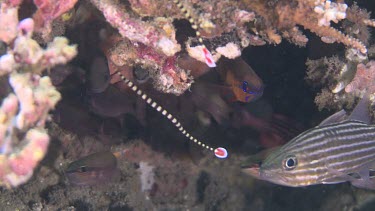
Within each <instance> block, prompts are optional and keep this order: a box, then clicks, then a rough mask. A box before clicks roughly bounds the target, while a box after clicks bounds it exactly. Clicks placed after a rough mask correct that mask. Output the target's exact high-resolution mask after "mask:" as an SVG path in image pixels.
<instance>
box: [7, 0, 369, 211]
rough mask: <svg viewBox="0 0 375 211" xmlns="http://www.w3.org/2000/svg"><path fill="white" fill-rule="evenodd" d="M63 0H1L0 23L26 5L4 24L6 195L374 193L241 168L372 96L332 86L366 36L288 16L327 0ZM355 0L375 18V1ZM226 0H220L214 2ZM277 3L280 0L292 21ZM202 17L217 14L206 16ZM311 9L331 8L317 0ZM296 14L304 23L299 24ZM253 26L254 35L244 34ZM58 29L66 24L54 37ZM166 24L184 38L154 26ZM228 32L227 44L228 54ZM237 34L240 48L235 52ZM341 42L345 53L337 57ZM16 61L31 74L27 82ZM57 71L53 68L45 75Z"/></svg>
mask: <svg viewBox="0 0 375 211" xmlns="http://www.w3.org/2000/svg"><path fill="white" fill-rule="evenodd" d="M59 2H60V3H56V2H54V1H48V0H38V1H37V0H34V1H31V0H29V1H27V0H23V1H13V0H4V1H1V10H2V11H1V12H0V24H5V23H7V24H8V23H9V24H10V25H11V20H13V21H14V22H15V24H14V26H17V27H16V29H15V30H13V32H12V30H10V29H4V27H0V38H1V40H2V43H1V49H0V53H1V55H2V57H1V59H0V72H1V74H0V75H1V76H2V77H1V79H0V83H1V84H0V87H1V88H0V89H1V90H0V97H1V99H2V103H3V104H2V107H1V112H3V113H4V114H3V113H1V114H0V117H1V118H0V124H1V125H0V127H1V128H0V138H1V141H0V147H1V148H0V210H4V211H8V210H33V211H34V210H35V211H36V210H165V211H166V210H260V211H261V210H264V211H266V210H358V211H359V210H361V211H365V210H373V209H375V192H374V191H373V190H367V189H360V188H356V187H353V186H351V185H350V183H341V184H333V185H314V186H307V187H284V186H280V185H277V184H272V183H269V182H267V181H262V180H258V179H256V178H253V177H250V176H249V175H247V174H245V173H244V172H243V171H242V169H241V163H242V162H243V161H244V160H246V159H249V158H250V159H254V165H257V164H258V162H260V161H259V160H258V159H259V158H258V157H257V156H256V155H259V154H258V153H260V152H263V151H264V150H269V149H272V148H274V147H277V146H280V145H283V144H285V143H287V142H288V141H289V140H290V139H292V138H293V137H295V136H297V135H298V134H299V133H301V132H303V131H305V130H307V129H309V128H312V127H314V126H316V125H318V124H319V123H320V122H321V121H322V120H324V119H325V118H326V117H328V116H329V115H331V114H333V113H335V112H336V111H338V110H340V109H342V108H345V109H348V110H351V109H353V107H354V105H355V103H356V102H357V101H358V98H360V96H361V94H360V92H355V91H353V92H346V90H345V87H342V88H341V90H339V91H337V92H334V91H332V90H335V86H336V85H337V84H338V83H341V82H343V83H344V82H345V83H346V84H345V85H346V86H347V85H348V84H349V83H350V82H351V80H352V79H353V78H354V77H355V76H354V75H355V73H356V71H357V65H355V68H354V69H353V70H352V71H354V72H353V75H352V77H351V80H350V81H347V80H348V79H346V78H344V77H341V78H340V74H339V72H340V70H339V68H338V67H341V66H340V65H342V64H341V63H345V62H347V63H349V62H348V61H346V59H345V58H346V57H345V54H346V53H347V51H348V49H356V50H357V51H361V49H362V50H363V48H362V46H358V45H357V43H355V44H353V43H350V42H349V43H348V42H345V41H340V40H339V38H335V37H329V36H325V34H324V33H321V34H320V31H319V30H318V28H319V27H328V26H324V25H323V26H321V25H319V27H318V26H312V25H313V24H312V25H311V26H310V25H309V24H307V21H306V22H303V21H301V22H298V21H296V20H289V19H288V18H285V19H288V21H291V22H296V23H294V24H285V25H283V24H282V21H281V17H283V15H282V14H281V12H280V11H282V9H281V8H284V9H285V10H288V11H289V10H291V9H295V10H296V11H297V12H298V11H299V12H301V13H302V11H303V12H306V11H310V12H311V9H312V8H309V7H308V6H309V5H310V4H311V5H315V7H318V6H319V5H318V2H326V1H311V0H306V1H303V0H293V1H286V0H279V1H278V0H273V1H268V0H267V1H260V0H258V1H253V2H249V1H246V0H243V1H224V0H223V1H218V0H209V1H204V2H198V1H194V0H186V1H181V2H179V1H162V0H155V1H136V0H129V1H122V0H121V1H109V0H105V1H96V0H90V1H88V0H87V1H86V0H84V1H77V0H75V1H74V0H64V1H59ZM335 2H337V4H339V3H343V1H335ZM345 3H346V4H347V5H348V6H352V7H354V6H353V5H355V6H356V7H358V8H357V9H359V8H360V9H365V10H367V12H372V13H370V14H369V20H373V19H374V18H375V17H374V14H373V13H374V11H375V2H372V1H359V2H357V3H354V2H353V1H345ZM106 4H108V5H106ZM178 4H182V5H184V6H181V7H180V6H178ZM258 4H259V5H258ZM264 5H268V6H264ZM301 5H302V6H303V7H304V10H302V9H301V8H302V6H301ZM311 5H310V6H311ZM263 6H264V7H263ZM216 7H217V9H218V10H219V9H221V10H222V13H220V14H217V15H213V14H214V13H215V12H217V11H216V10H215V8H216ZM105 8H120V9H119V10H116V9H113V10H109V11H106V9H105ZM181 8H185V9H186V10H187V11H190V12H191V13H192V14H193V15H191V16H186V13H185V12H183V10H181ZM212 8H214V9H212ZM223 8H229V9H228V10H224V9H223ZM264 8H266V9H267V11H269V13H264V11H265V10H264ZM272 8H274V9H272ZM296 8H299V9H296ZM306 8H309V9H310V10H307V9H306ZM313 8H314V6H313ZM238 10H241V11H247V13H246V15H245V16H246V17H247V19H246V21H244V22H241V21H239V20H237V19H233V20H232V19H230V18H229V20H227V19H228V17H231V16H230V14H232V13H231V12H234V11H238ZM279 10H280V11H279ZM300 10H301V11H300ZM305 10H306V11H305ZM15 11H18V13H16V12H15ZM120 11H127V13H126V14H120ZM272 12H279V13H277V14H278V17H279V18H280V20H279V21H276V20H274V18H275V16H276V15H271V14H272ZM362 12H363V11H362ZM367 12H363V13H366V14H367ZM249 13H251V15H250V14H249ZM103 14H104V15H103ZM111 14H112V15H113V16H111ZM207 14H211V16H210V15H207ZM239 14H242V13H239ZM274 14H276V13H274ZM348 14H350V13H349V12H348ZM252 15H254V17H255V18H254V17H253V16H252ZM29 17H32V19H33V20H32V21H30V19H26V18H29ZM160 17H163V18H165V19H163V20H159V19H158V18H160ZM191 17H192V18H193V19H196V20H195V21H193V23H192V22H191V21H189V19H190V18H191ZM207 17H208V18H207ZM241 17H242V16H241ZM7 18H9V20H8V19H7ZM121 18H123V19H121ZM204 18H207V19H210V18H211V19H212V23H214V25H215V27H213V28H212V27H211V28H210V27H208V28H210V30H206V28H205V25H204V24H203V23H204V21H202V20H201V19H204ZM314 18H315V19H314ZM18 19H19V20H20V22H19V20H18ZM24 19H26V22H23V21H21V20H24ZM118 19H120V20H118ZM276 19H277V18H276ZM310 19H313V20H314V21H315V20H316V19H317V18H316V17H315V16H314V15H311V16H309V15H307V13H306V20H310ZM348 19H349V18H348ZM352 19H355V18H352ZM283 20H284V19H283ZM27 21H29V22H27ZM126 21H128V22H126ZM284 21H285V20H284ZM330 21H333V20H328V22H330ZM125 22H126V23H127V26H122V25H121V23H125ZM197 23H199V24H197ZM234 23H235V24H234ZM374 23H375V21H374ZM137 24H139V25H137ZM236 24H238V25H237V26H236ZM304 24H306V25H304ZM194 25H198V26H197V28H198V29H195V27H192V26H194ZM315 25H316V24H315ZM331 25H333V26H332V27H333V28H334V29H337V31H340V32H341V31H342V32H343V33H345V34H349V35H350V36H353V38H351V40H353V39H355V40H357V39H358V40H361V37H360V36H359V35H358V34H361V33H362V31H361V30H362V29H361V30H360V29H358V30H359V31H360V33H358V32H357V33H352V32H350V30H348V28H350V27H352V28H354V26H353V25H350V24H349V23H342V21H339V22H338V23H332V24H331ZM295 26H298V28H299V29H298V31H299V32H300V33H296V34H298V36H297V35H290V34H289V35H286V34H287V32H289V33H291V31H293V30H295ZM301 26H302V27H301ZM368 26H370V27H368V29H367V27H366V30H369V31H367V33H368V37H366V38H367V40H366V41H362V40H361V42H359V43H363V46H364V47H365V48H367V50H368V52H366V60H365V61H363V63H364V64H366V63H367V61H371V60H374V57H375V53H374V52H375V50H374V49H375V48H374V47H373V46H372V45H373V44H374V35H373V32H374V26H375V24H373V25H371V24H368ZM226 27H228V28H226ZM288 27H289V28H288ZM9 28H10V27H9ZM268 29H269V30H268ZM148 30H149V31H148ZM236 30H237V31H236ZM243 30H245V31H246V32H247V34H248V35H247V36H250V37H251V38H249V37H247V38H248V39H249V40H245V38H244V37H246V36H243V37H241V33H242V32H243ZM353 30H354V29H353ZM363 30H364V29H363ZM197 31H199V33H198V34H197ZM12 33H13V35H9V34H12ZM363 33H364V32H363ZM2 34H3V35H2ZM4 34H7V35H4ZM279 34H280V35H279ZM322 34H323V35H322ZM352 34H354V35H352ZM8 35H9V36H8ZM302 35H303V36H302ZM349 35H348V36H349ZM357 35H358V37H357ZM60 36H63V37H65V38H67V40H66V41H59V42H57V41H56V43H57V44H56V43H55V40H54V38H56V37H60ZM137 36H139V37H141V38H139V37H137ZM160 37H162V38H160ZM297 37H298V38H300V39H301V40H305V39H303V38H301V37H305V38H306V40H305V41H304V43H301V42H302V41H301V40H297ZM324 37H325V38H326V39H330V38H331V39H333V43H327V41H326V42H323V41H322V38H324ZM159 38H160V39H159ZM199 38H203V41H199ZM279 38H280V39H282V41H280V42H278V40H279ZM165 39H170V40H171V41H170V42H165V43H164V42H163V43H162V44H160V43H159V42H156V41H155V40H164V41H165ZM68 40H69V41H68ZM307 40H308V41H307ZM244 41H248V42H249V43H247V45H246V44H245V45H242V42H244ZM51 43H55V44H54V45H52V44H51ZM228 43H232V44H233V45H234V46H235V47H234V49H235V50H233V49H232V48H230V49H229V47H228V45H226V44H228ZM342 43H344V44H342ZM159 44H160V45H159ZM36 46H38V47H36ZM56 46H57V47H56ZM199 46H203V47H202V48H203V49H208V50H209V52H210V54H211V53H212V54H213V58H214V59H215V62H216V67H214V68H208V67H207V65H208V62H207V55H206V54H204V55H206V57H205V58H206V60H205V59H204V58H202V56H201V55H202V54H201V48H199ZM222 46H227V48H226V49H224V52H223V53H221V54H222V55H221V58H220V59H218V58H217V57H220V53H218V52H221V51H220V49H219V47H222ZM30 49H31V50H30ZM166 49H167V50H166ZM231 50H233V51H234V52H235V53H236V52H239V54H240V55H235V56H232V55H228V54H229V53H228V52H232V51H231ZM203 51H204V50H203ZM197 52H198V53H197ZM226 53H228V54H226ZM195 54H197V55H198V56H197V57H194V56H196V55H195ZM218 55H219V56H218ZM332 56H335V57H337V58H336V59H337V61H336V60H335V62H336V63H335V62H333V61H332V60H333V59H332V60H329V62H327V60H324V59H323V58H324V57H326V58H331V57H332ZM10 57H11V58H12V59H9V58H10ZM37 58H38V59H37ZM33 59H35V61H34V60H33ZM308 60H311V61H310V64H307V63H308V62H307V61H308ZM313 61H315V62H316V63H314V64H312V63H313ZM340 62H341V63H340ZM358 63H361V62H358ZM356 64H357V63H356ZM335 65H337V67H336V68H335ZM319 68H323V70H321V69H319ZM324 68H326V69H327V71H324V70H326V69H324ZM369 69H370V68H369ZM314 71H315V72H314ZM317 71H321V72H324V74H326V75H324V74H323V76H322V74H317V73H316V72H317ZM15 72H16V73H15ZM315 73H316V74H315ZM16 74H18V75H21V76H20V77H21V78H23V79H25V80H21V79H19V80H20V81H23V82H19V81H16V82H14V83H13V82H12V79H11V78H15V77H16ZM329 74H332V75H329ZM334 74H336V75H334ZM327 75H328V76H327ZM121 76H123V77H125V78H127V79H129V80H130V81H132V83H134V84H135V86H129V85H126V83H124V79H122V78H121ZM44 77H48V78H49V79H48V81H49V82H46V84H47V85H45V87H44V85H43V83H42V81H43V78H44ZM14 80H15V79H14ZM25 81H26V82H25ZM22 83H25V84H26V85H24V84H22ZM15 84H22V86H21V85H20V86H19V87H18V86H17V85H15ZM369 86H370V85H369ZM25 87H26V88H25ZM29 87H30V89H28V88H29ZM129 87H130V88H129ZM133 87H136V88H137V90H134V89H135V88H134V89H133V91H132V88H133ZM18 88H19V89H18ZM30 90H31V91H30ZM39 90H42V91H41V92H39ZM46 90H49V91H46ZM51 90H52V91H51ZM138 90H142V93H146V94H147V96H148V97H151V98H152V100H153V101H152V102H156V103H157V105H160V106H162V107H163V109H166V110H167V111H168V114H172V115H173V117H175V118H176V119H178V121H179V122H180V123H181V124H182V125H184V127H183V129H185V130H186V131H187V133H190V134H191V135H192V136H193V138H192V139H194V138H196V139H198V140H199V141H201V142H202V144H205V145H208V146H209V147H211V146H212V147H213V148H215V147H217V146H220V147H225V149H226V150H228V153H229V155H228V157H227V158H226V159H218V158H216V157H215V156H213V155H212V154H213V153H212V152H211V151H213V150H207V149H202V147H201V145H202V144H198V145H197V144H195V143H194V142H193V141H190V140H189V137H188V136H187V135H186V134H182V133H181V132H180V130H179V126H176V123H174V122H172V120H171V119H173V118H168V117H167V115H164V114H162V113H161V112H158V111H157V110H155V109H157V106H152V103H149V102H147V100H146V102H145V101H144V100H142V94H137V91H138ZM356 90H359V88H356ZM331 91H332V92H331ZM360 91H363V90H360ZM29 92H32V93H33V94H30V95H31V96H32V97H30V96H29V95H27V93H29ZM42 92H43V95H42V94H40V95H39V94H35V93H42ZM11 93H14V95H12V96H16V99H18V101H16V103H13V104H12V105H13V106H14V104H17V102H18V103H19V105H20V106H18V107H19V108H18V107H17V106H15V107H16V108H15V109H13V110H14V111H9V110H12V109H10V107H12V106H6V105H8V104H6V103H4V102H8V101H7V100H5V99H10V100H12V99H13V98H11V97H9V96H10V95H11ZM58 93H59V94H58ZM362 94H363V93H362ZM25 95H26V96H25ZM39 96H43V97H39ZM30 98H33V101H32V103H30ZM42 98H43V99H42ZM52 98H53V99H54V100H51V99H52ZM145 98H146V97H145ZM47 99H48V100H47ZM333 99H335V100H333ZM9 104H11V103H9ZM31 105H33V106H31ZM31 107H32V108H31ZM34 107H35V108H34ZM27 108H30V109H29V110H28V109H27ZM7 109H8V110H7ZM30 110H31V111H30ZM12 112H13V113H12ZM28 112H29V113H28ZM32 114H34V115H35V116H36V117H35V118H33V117H32V116H33V115H32ZM21 117H22V118H21ZM165 117H167V118H165ZM20 119H21V120H24V123H23V124H21V123H20V124H21V126H20V125H19V124H18V122H19V121H21V120H20ZM29 119H30V120H29ZM31 119H34V120H31ZM15 122H17V123H15ZM3 126H5V127H3ZM4 128H5V129H4ZM4 131H6V132H4ZM29 131H38V132H39V133H38V135H34V136H32V135H28V134H29V133H28V132H29ZM187 137H188V138H187ZM43 141H44V142H43ZM30 143H31V144H30ZM29 146H30V147H29ZM95 153H98V154H95ZM90 155H93V156H91V157H90ZM86 156H89V157H86ZM82 158H83V159H82Z"/></svg>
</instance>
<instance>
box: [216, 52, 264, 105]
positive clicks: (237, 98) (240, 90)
mask: <svg viewBox="0 0 375 211" xmlns="http://www.w3.org/2000/svg"><path fill="white" fill-rule="evenodd" d="M217 69H218V71H219V73H220V75H221V77H222V78H223V80H225V83H226V84H227V85H228V86H229V87H228V88H229V90H227V91H229V94H228V93H227V95H226V96H230V98H229V101H230V102H244V103H248V102H252V101H255V100H257V99H259V98H260V97H261V96H262V95H263V91H264V85H263V82H262V79H260V78H259V76H258V75H257V74H256V73H255V71H254V70H253V69H252V68H251V67H250V66H249V65H248V64H247V63H246V62H245V61H244V60H243V59H242V58H237V59H234V60H228V59H221V60H220V62H219V65H218V67H217Z"/></svg>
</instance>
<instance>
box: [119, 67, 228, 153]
mask: <svg viewBox="0 0 375 211" xmlns="http://www.w3.org/2000/svg"><path fill="white" fill-rule="evenodd" d="M117 74H118V75H119V76H120V78H121V80H123V81H124V82H125V84H126V85H127V86H128V87H129V88H130V89H131V90H133V91H134V92H135V93H136V94H137V95H138V96H140V97H141V98H142V100H144V101H146V103H147V104H149V105H150V106H151V107H152V108H154V109H155V110H156V111H157V112H159V113H161V114H163V116H165V117H167V119H168V120H169V121H171V122H172V123H173V125H174V126H176V127H177V128H178V130H179V131H180V132H181V133H182V134H183V135H185V136H186V138H188V139H189V140H190V141H192V142H194V143H196V144H198V145H199V146H201V147H203V148H205V149H208V150H210V151H213V152H214V154H215V156H216V157H218V158H226V157H227V156H228V152H227V150H226V149H225V148H223V147H217V148H213V147H210V146H208V145H207V144H204V143H203V142H201V141H199V140H198V139H196V138H195V137H194V136H192V135H191V134H190V133H188V132H187V131H186V130H185V128H184V127H183V126H182V124H181V123H180V121H178V120H177V119H176V118H175V117H174V116H173V115H172V114H170V113H169V112H168V111H167V110H165V109H164V108H163V107H162V106H160V105H158V103H156V102H155V101H154V100H153V99H152V98H151V97H149V96H147V94H145V93H143V91H142V90H140V89H139V88H138V87H137V86H136V85H135V84H134V83H133V82H131V81H130V80H129V79H127V78H126V77H125V76H124V75H122V74H121V73H120V72H117Z"/></svg>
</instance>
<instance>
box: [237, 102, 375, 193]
mask: <svg viewBox="0 0 375 211" xmlns="http://www.w3.org/2000/svg"><path fill="white" fill-rule="evenodd" d="M368 106H369V99H368V97H367V96H366V97H364V98H363V99H362V100H361V101H360V102H359V103H358V105H357V106H356V107H355V109H354V110H353V112H352V113H351V115H350V116H349V115H347V114H346V112H345V111H344V110H341V111H339V112H337V113H335V114H334V115H332V116H330V117H328V118H327V119H326V120H324V121H323V122H322V123H321V124H320V125H318V126H316V127H314V128H312V129H309V130H307V131H305V132H303V133H302V134H300V135H298V136H297V137H295V138H294V139H292V140H291V141H290V142H288V143H287V144H285V145H284V146H282V147H281V148H279V149H276V150H273V151H270V152H269V153H268V155H267V156H266V159H265V160H264V161H263V162H261V163H260V164H259V163H258V164H254V163H253V164H252V165H251V166H250V165H249V163H246V164H245V165H244V166H243V170H244V172H245V173H247V174H249V175H252V176H254V177H255V178H257V179H261V180H266V181H269V182H272V183H275V184H279V185H285V186H291V187H301V186H308V185H315V184H335V183H341V182H347V181H349V182H351V184H352V185H353V186H356V187H361V188H368V189H375V178H374V175H375V174H374V173H375V125H370V124H369V123H370V116H369V111H368Z"/></svg>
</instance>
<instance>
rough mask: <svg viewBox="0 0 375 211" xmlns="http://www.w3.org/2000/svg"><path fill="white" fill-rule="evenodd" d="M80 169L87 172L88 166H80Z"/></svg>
mask: <svg viewBox="0 0 375 211" xmlns="http://www.w3.org/2000/svg"><path fill="white" fill-rule="evenodd" d="M79 171H80V172H83V173H84V172H87V167H86V166H80V167H79Z"/></svg>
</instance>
